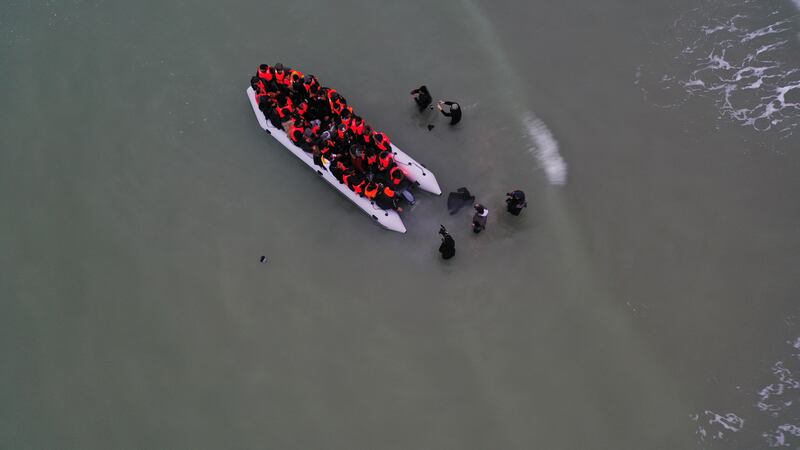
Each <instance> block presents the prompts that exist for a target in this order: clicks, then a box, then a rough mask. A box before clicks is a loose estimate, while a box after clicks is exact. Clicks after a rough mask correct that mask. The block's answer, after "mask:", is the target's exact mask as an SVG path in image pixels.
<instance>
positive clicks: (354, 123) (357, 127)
mask: <svg viewBox="0 0 800 450" xmlns="http://www.w3.org/2000/svg"><path fill="white" fill-rule="evenodd" d="M350 131H352V132H353V134H354V135H356V136H361V135H362V134H363V133H364V119H362V118H361V117H359V116H356V115H354V116H353V118H352V119H351V120H350Z"/></svg>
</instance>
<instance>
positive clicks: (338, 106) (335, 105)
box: [331, 101, 344, 116]
mask: <svg viewBox="0 0 800 450" xmlns="http://www.w3.org/2000/svg"><path fill="white" fill-rule="evenodd" d="M342 110H344V105H343V104H342V103H340V102H338V101H333V102H331V112H332V113H334V114H336V115H337V116H338V115H340V114H341V113H342Z"/></svg>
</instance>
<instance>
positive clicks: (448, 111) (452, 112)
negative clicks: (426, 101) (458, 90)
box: [436, 100, 461, 125]
mask: <svg viewBox="0 0 800 450" xmlns="http://www.w3.org/2000/svg"><path fill="white" fill-rule="evenodd" d="M436 107H437V108H439V111H441V112H442V114H443V115H444V116H445V117H449V118H450V125H455V124H457V123H458V122H460V121H461V105H459V104H458V103H456V102H446V101H444V100H439V102H437V103H436Z"/></svg>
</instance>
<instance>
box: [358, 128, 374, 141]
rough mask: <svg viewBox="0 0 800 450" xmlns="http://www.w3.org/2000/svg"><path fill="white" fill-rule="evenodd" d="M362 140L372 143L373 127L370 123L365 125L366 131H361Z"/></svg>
mask: <svg viewBox="0 0 800 450" xmlns="http://www.w3.org/2000/svg"><path fill="white" fill-rule="evenodd" d="M361 140H363V142H364V144H366V145H371V144H372V127H371V126H369V125H364V131H363V132H362V133H361Z"/></svg>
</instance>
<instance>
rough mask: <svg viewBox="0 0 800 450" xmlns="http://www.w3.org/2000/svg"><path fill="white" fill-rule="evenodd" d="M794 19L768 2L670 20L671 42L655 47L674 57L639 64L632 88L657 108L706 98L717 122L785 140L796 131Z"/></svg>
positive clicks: (723, 6)
mask: <svg viewBox="0 0 800 450" xmlns="http://www.w3.org/2000/svg"><path fill="white" fill-rule="evenodd" d="M794 2H795V4H796V5H797V6H798V7H800V0H794ZM787 6H788V5H787ZM796 16H797V11H796V10H794V9H788V8H786V10H785V11H781V10H780V8H778V9H776V5H775V4H774V3H771V2H761V1H754V0H745V1H738V2H725V1H716V0H712V1H708V2H704V4H703V6H700V7H697V8H695V9H692V10H690V11H688V12H687V13H685V14H683V15H682V16H680V17H679V18H678V19H677V20H675V22H674V23H673V26H672V28H671V29H670V30H669V33H670V35H671V37H670V38H669V39H666V40H664V41H663V42H660V43H658V44H656V45H659V46H661V47H665V48H664V50H665V51H666V53H667V54H670V53H672V54H673V57H672V58H671V59H669V60H666V61H663V62H661V61H654V62H652V63H649V64H643V65H641V66H639V67H638V68H637V70H636V84H637V85H639V88H640V89H641V90H642V93H643V95H644V97H645V99H646V100H647V101H649V102H650V103H652V104H654V105H656V106H658V107H663V108H673V107H677V106H680V105H681V104H683V103H684V102H685V101H686V100H688V99H689V98H692V97H706V98H709V99H711V100H712V101H713V102H714V103H715V104H716V105H717V107H718V108H719V111H720V116H721V117H723V118H726V119H728V120H732V121H734V122H737V123H739V124H740V125H742V126H746V127H751V128H753V129H755V130H757V131H761V132H764V131H771V132H777V133H779V134H782V135H789V134H791V132H792V131H793V130H794V129H795V128H796V127H797V126H798V125H800V64H798V54H800V46H798V39H797V37H798V35H797V27H796V22H795V20H796ZM654 53H658V54H659V55H663V53H664V52H663V51H658V52H654Z"/></svg>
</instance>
